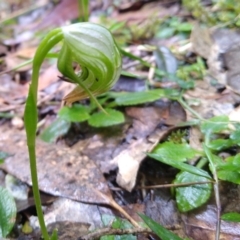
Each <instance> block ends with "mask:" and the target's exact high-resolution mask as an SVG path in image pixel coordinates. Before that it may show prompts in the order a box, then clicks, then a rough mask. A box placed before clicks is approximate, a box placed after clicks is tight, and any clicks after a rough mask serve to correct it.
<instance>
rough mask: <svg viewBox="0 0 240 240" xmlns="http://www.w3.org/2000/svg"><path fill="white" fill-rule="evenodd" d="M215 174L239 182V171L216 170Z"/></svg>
mask: <svg viewBox="0 0 240 240" xmlns="http://www.w3.org/2000/svg"><path fill="white" fill-rule="evenodd" d="M235 168H236V167H235ZM238 170H239V169H238ZM217 176H218V178H219V179H221V180H224V181H228V182H232V183H236V184H240V173H239V171H229V170H218V171H217Z"/></svg>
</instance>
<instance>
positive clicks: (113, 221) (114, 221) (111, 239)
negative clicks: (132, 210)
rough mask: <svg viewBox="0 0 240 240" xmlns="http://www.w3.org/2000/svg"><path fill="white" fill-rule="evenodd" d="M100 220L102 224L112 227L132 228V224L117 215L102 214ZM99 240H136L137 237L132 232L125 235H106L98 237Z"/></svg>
mask: <svg viewBox="0 0 240 240" xmlns="http://www.w3.org/2000/svg"><path fill="white" fill-rule="evenodd" d="M102 221H103V224H104V226H109V225H112V226H111V227H112V228H114V229H129V228H132V224H131V223H129V222H128V221H126V220H125V219H121V218H118V217H114V216H112V215H106V214H104V215H103V216H102ZM100 239H101V240H136V239H137V237H136V236H133V235H132V234H126V235H108V236H103V237H101V238H100Z"/></svg>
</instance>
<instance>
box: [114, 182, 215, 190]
mask: <svg viewBox="0 0 240 240" xmlns="http://www.w3.org/2000/svg"><path fill="white" fill-rule="evenodd" d="M207 183H215V182H213V181H203V182H189V183H178V184H162V185H152V186H142V187H137V188H136V189H154V188H170V187H187V186H192V185H195V184H207ZM111 190H113V191H122V189H121V188H117V187H112V188H111Z"/></svg>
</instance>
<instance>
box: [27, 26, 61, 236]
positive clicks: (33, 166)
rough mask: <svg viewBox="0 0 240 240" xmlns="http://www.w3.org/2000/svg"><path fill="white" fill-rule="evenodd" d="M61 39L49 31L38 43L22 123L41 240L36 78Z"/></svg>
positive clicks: (58, 33)
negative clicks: (25, 136) (49, 53)
mask: <svg viewBox="0 0 240 240" xmlns="http://www.w3.org/2000/svg"><path fill="white" fill-rule="evenodd" d="M62 39H63V34H62V31H61V29H55V30H53V31H51V32H50V33H49V34H48V35H47V36H46V37H45V39H44V40H43V41H42V42H41V43H40V45H39V47H38V49H37V51H36V54H35V56H34V59H33V73H32V82H31V84H30V86H29V92H28V97H27V101H26V106H25V112H24V122H25V128H26V134H27V145H28V152H29V160H30V170H31V178H32V187H33V196H34V201H35V205H36V210H37V215H38V220H39V225H40V228H41V231H42V235H43V238H44V239H45V240H49V239H50V238H49V235H48V232H47V228H46V225H45V222H44V216H43V212H42V204H41V198H40V192H39V187H38V175H37V162H36V151H35V142H36V130H37V121H38V111H37V89H38V78H39V71H40V68H41V65H42V63H43V61H44V59H45V57H46V55H47V53H48V52H49V51H50V50H51V49H52V48H53V47H54V46H55V45H56V44H57V43H58V42H59V41H61V40H62Z"/></svg>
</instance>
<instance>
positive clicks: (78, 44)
mask: <svg viewBox="0 0 240 240" xmlns="http://www.w3.org/2000/svg"><path fill="white" fill-rule="evenodd" d="M58 43H61V44H62V47H61V50H60V52H59V55H58V63H57V65H58V69H59V71H60V72H61V73H62V74H63V77H65V78H67V79H68V80H69V81H70V82H72V83H73V84H76V87H75V89H74V90H73V91H72V92H71V93H69V94H68V95H67V96H66V97H65V99H64V100H65V101H66V102H67V104H71V103H72V102H75V101H77V100H81V99H84V98H87V97H90V98H92V99H93V100H94V101H95V102H96V103H97V104H98V102H97V100H96V98H95V96H96V95H99V94H101V93H104V92H106V91H107V90H109V89H110V88H111V86H113V84H114V83H115V82H116V81H117V80H118V78H119V75H120V72H121V56H120V53H119V50H118V48H117V46H116V43H115V41H114V39H113V37H112V35H111V33H110V32H109V31H108V30H107V29H106V28H104V27H102V26H100V25H97V24H93V23H86V22H84V23H76V24H72V25H70V26H66V27H62V28H57V29H54V30H52V31H51V32H49V33H48V34H47V36H46V37H45V38H44V39H43V40H42V42H41V43H40V45H39V46H38V49H37V51H36V53H35V56H34V58H33V67H32V70H33V72H32V82H31V84H30V87H29V93H28V98H27V101H26V107H25V113H24V121H25V128H26V133H27V144H28V151H29V159H30V168H31V177H32V185H33V194H34V199H35V204H36V209H37V214H38V219H39V223H40V227H41V231H42V234H43V237H44V239H45V240H47V239H49V236H48V232H47V229H46V226H45V223H44V218H43V213H42V209H41V200H40V194H39V188H38V177H37V166H36V154H35V140H36V130H37V121H38V113H37V89H38V78H39V71H40V68H41V65H42V63H43V61H44V59H45V57H46V56H47V54H48V53H49V51H50V50H51V49H52V48H53V47H54V46H55V45H56V44H58ZM74 64H78V65H79V66H80V68H81V71H80V72H75V71H74V67H73V65H74ZM98 106H99V107H100V108H101V106H100V104H98Z"/></svg>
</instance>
